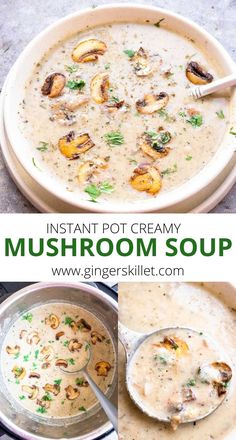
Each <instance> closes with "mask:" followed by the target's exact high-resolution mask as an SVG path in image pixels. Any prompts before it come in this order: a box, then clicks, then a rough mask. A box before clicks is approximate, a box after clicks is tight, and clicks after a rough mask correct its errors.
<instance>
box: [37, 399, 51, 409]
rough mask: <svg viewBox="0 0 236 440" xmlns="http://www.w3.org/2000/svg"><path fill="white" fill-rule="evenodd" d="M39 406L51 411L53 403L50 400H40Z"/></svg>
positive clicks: (38, 401)
mask: <svg viewBox="0 0 236 440" xmlns="http://www.w3.org/2000/svg"><path fill="white" fill-rule="evenodd" d="M37 405H39V406H41V407H42V408H46V409H49V408H50V405H51V402H50V400H43V399H41V400H39V399H38V400H37Z"/></svg>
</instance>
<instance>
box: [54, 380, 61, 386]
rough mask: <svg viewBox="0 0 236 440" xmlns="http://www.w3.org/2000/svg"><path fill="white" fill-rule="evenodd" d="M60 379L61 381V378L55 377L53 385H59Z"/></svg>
mask: <svg viewBox="0 0 236 440" xmlns="http://www.w3.org/2000/svg"><path fill="white" fill-rule="evenodd" d="M61 381H62V379H55V380H54V383H55V385H61Z"/></svg>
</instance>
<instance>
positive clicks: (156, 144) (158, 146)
mask: <svg viewBox="0 0 236 440" xmlns="http://www.w3.org/2000/svg"><path fill="white" fill-rule="evenodd" d="M145 134H147V135H148V136H149V138H151V141H152V148H154V150H156V151H163V150H164V147H163V145H165V144H167V143H168V142H170V140H171V134H170V133H169V132H168V131H163V132H161V133H156V132H155V131H146V132H145Z"/></svg>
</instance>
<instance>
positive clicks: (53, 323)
mask: <svg viewBox="0 0 236 440" xmlns="http://www.w3.org/2000/svg"><path fill="white" fill-rule="evenodd" d="M45 323H46V324H49V325H50V327H51V328H52V329H53V330H55V329H56V328H58V327H59V325H60V319H59V318H58V316H57V315H53V314H51V315H49V317H48V318H46V319H45Z"/></svg>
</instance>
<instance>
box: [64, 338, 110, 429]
mask: <svg viewBox="0 0 236 440" xmlns="http://www.w3.org/2000/svg"><path fill="white" fill-rule="evenodd" d="M86 353H87V355H88V356H87V358H86V359H85V361H84V364H83V365H82V366H80V368H79V369H76V370H72V371H70V370H68V369H64V368H63V367H61V366H60V367H59V368H60V370H61V371H63V373H65V374H78V373H82V374H83V376H84V377H85V379H86V380H87V382H88V383H89V385H90V386H91V388H92V390H93V392H94V394H95V395H96V397H97V399H98V401H99V403H100V405H101V406H102V408H103V410H104V411H105V413H106V415H107V417H108V419H109V420H110V422H111V423H112V425H113V427H114V429H115V431H116V432H117V433H118V411H117V408H116V407H115V406H114V405H113V403H111V402H110V400H109V399H108V398H107V396H106V395H105V394H104V393H103V392H102V391H101V390H100V388H99V387H98V386H97V384H96V383H95V382H94V380H93V379H92V378H91V376H90V374H89V373H88V371H87V366H88V364H89V362H90V359H91V348H90V346H89V345H88V346H87V348H86ZM75 367H76V366H75Z"/></svg>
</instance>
